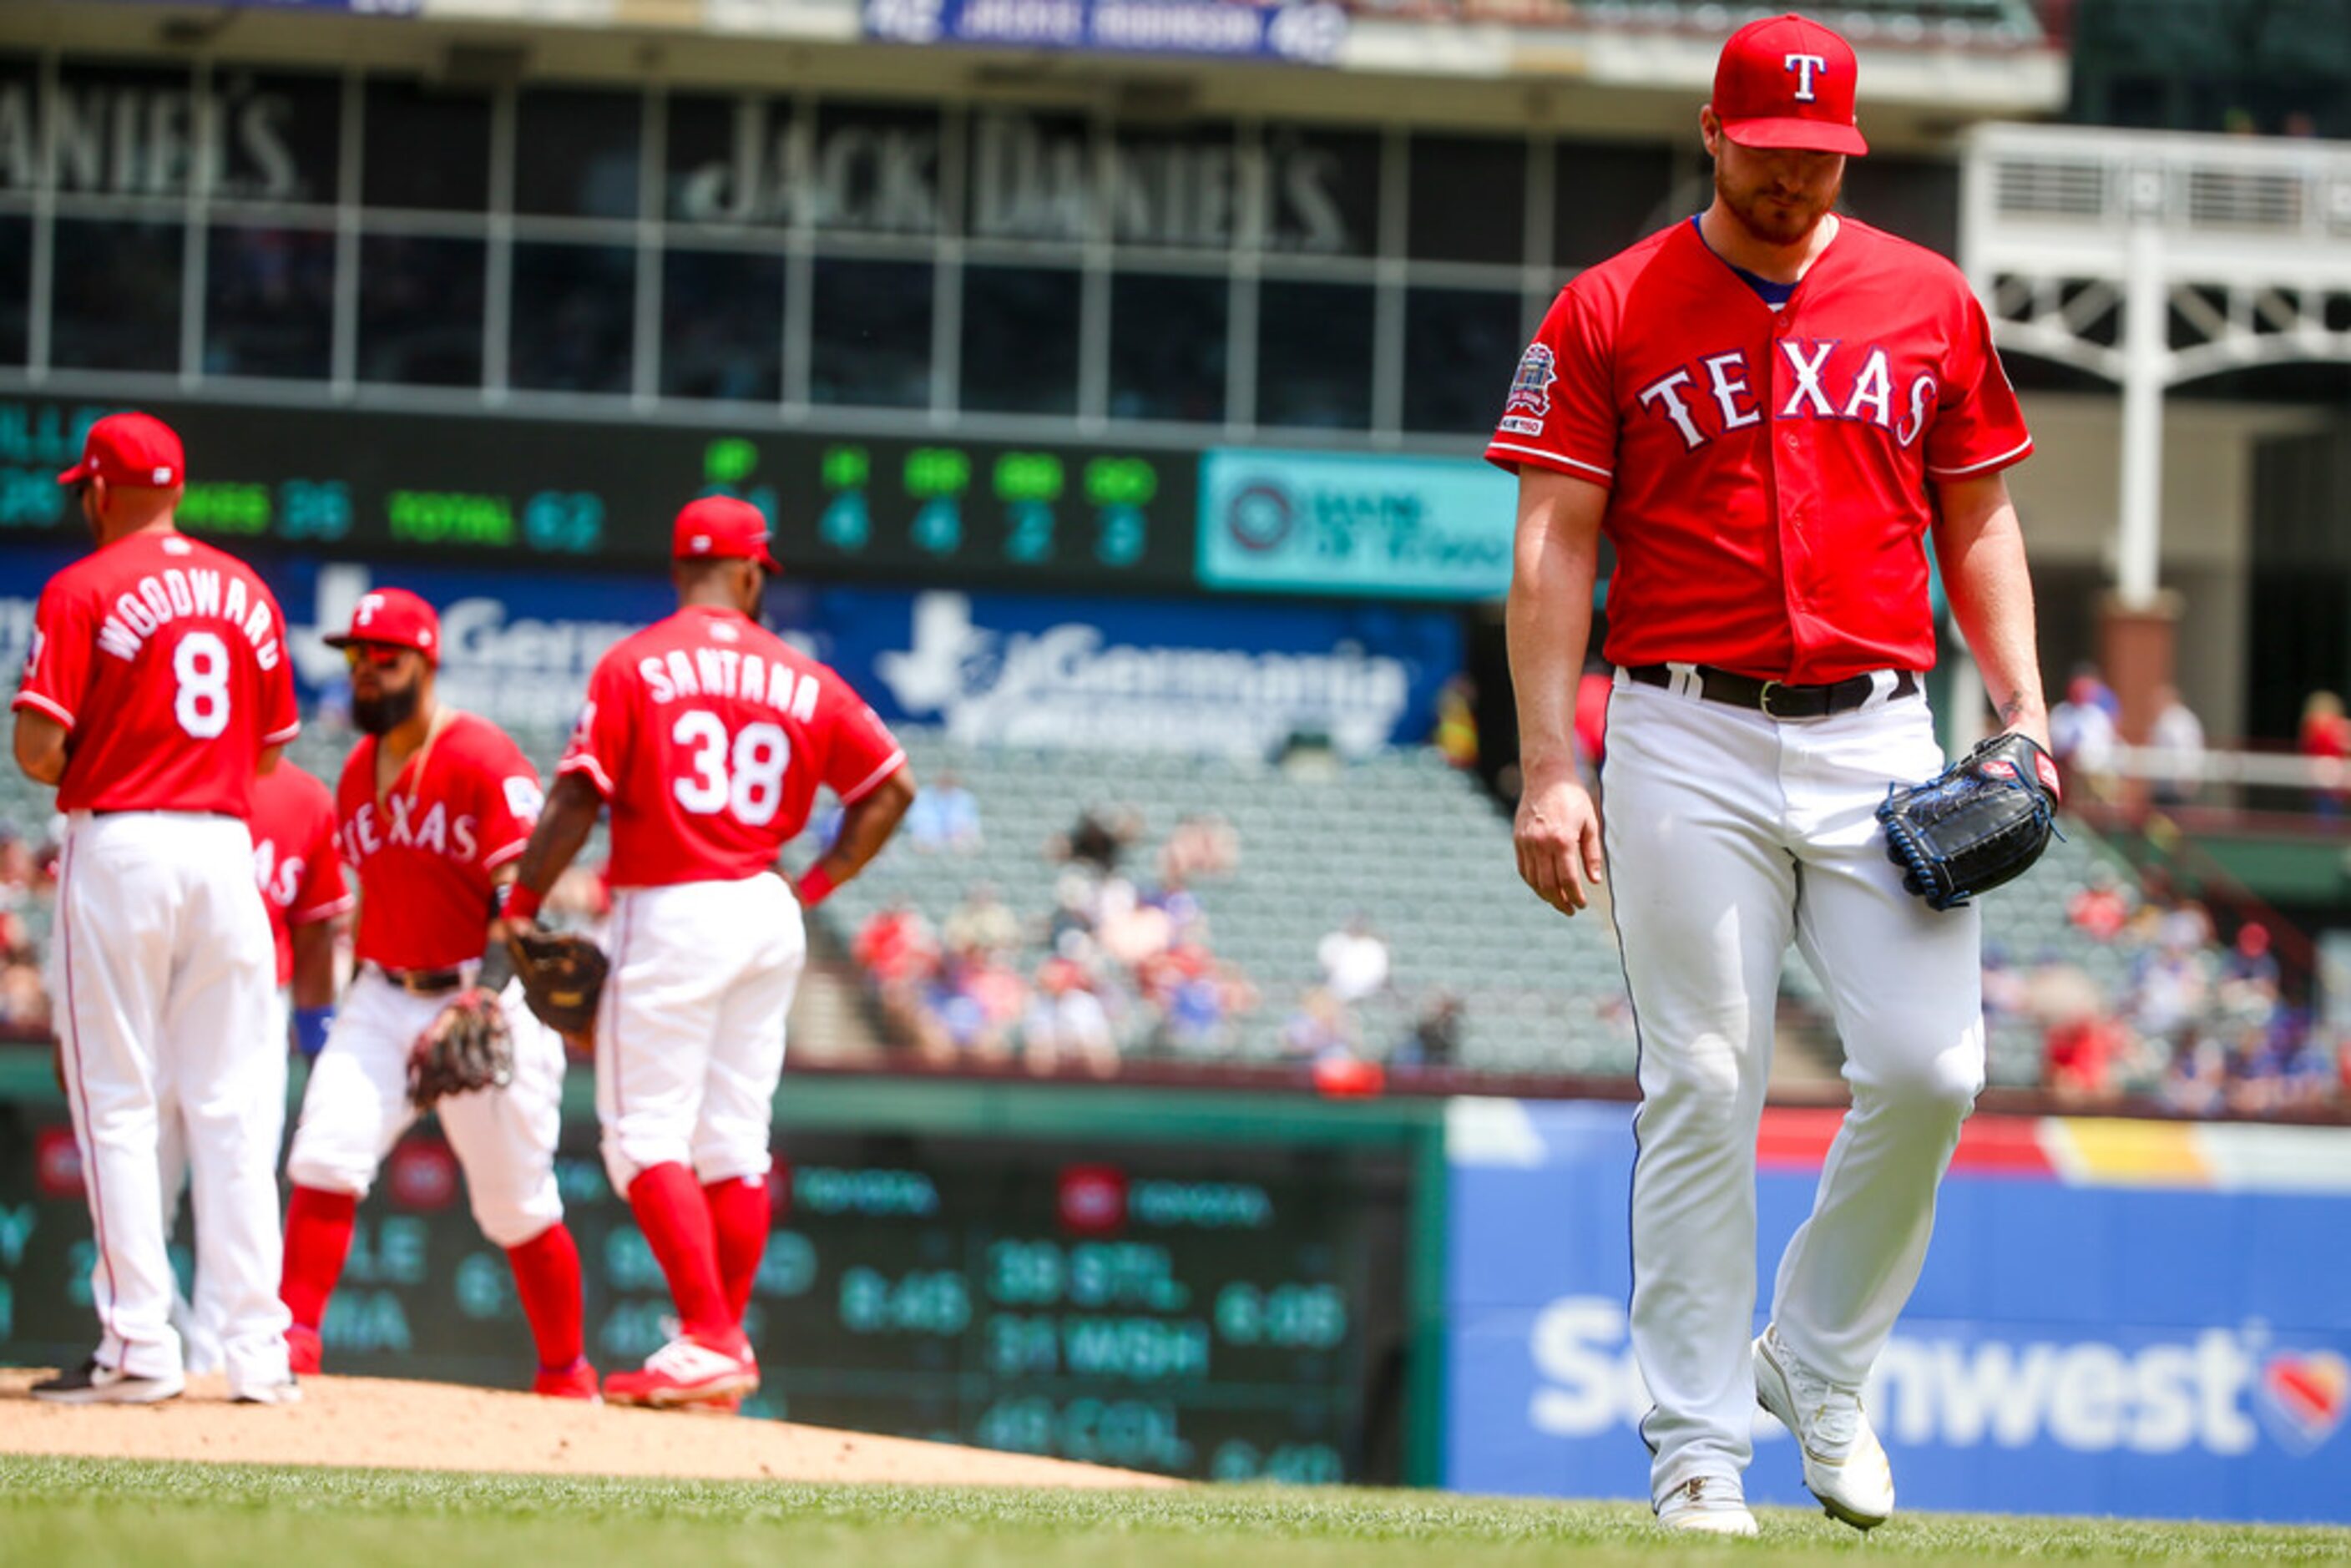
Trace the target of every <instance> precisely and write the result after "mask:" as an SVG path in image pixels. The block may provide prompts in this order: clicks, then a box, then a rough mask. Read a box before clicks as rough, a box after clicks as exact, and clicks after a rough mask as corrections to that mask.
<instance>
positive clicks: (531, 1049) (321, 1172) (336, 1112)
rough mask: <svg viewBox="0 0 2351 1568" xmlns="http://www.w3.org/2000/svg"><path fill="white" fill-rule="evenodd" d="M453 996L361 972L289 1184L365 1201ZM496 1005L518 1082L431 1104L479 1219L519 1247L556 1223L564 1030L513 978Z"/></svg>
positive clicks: (410, 1110)
mask: <svg viewBox="0 0 2351 1568" xmlns="http://www.w3.org/2000/svg"><path fill="white" fill-rule="evenodd" d="M455 995H456V993H455V992H446V993H444V994H442V995H439V996H423V997H420V996H415V995H413V994H411V993H410V992H408V991H404V990H402V989H401V988H399V987H398V986H395V985H393V984H392V982H391V981H390V980H387V979H385V978H384V977H382V976H381V975H379V974H377V973H376V972H375V971H374V970H373V969H362V970H360V975H359V977H358V978H357V979H355V980H353V981H352V982H351V987H350V992H349V993H348V994H347V995H346V996H345V997H344V998H343V1001H342V1005H341V1006H340V1008H338V1009H336V1012H335V1022H334V1027H333V1028H332V1029H330V1030H329V1031H328V1034H327V1045H326V1049H325V1050H323V1051H319V1060H318V1062H317V1064H316V1065H314V1066H313V1067H312V1068H311V1069H310V1082H309V1083H308V1086H307V1087H306V1088H305V1089H304V1090H303V1092H302V1119H301V1121H300V1123H299V1124H298V1125H297V1126H296V1127H295V1129H294V1147H293V1149H292V1150H291V1151H290V1152H289V1153H288V1154H287V1156H286V1174H287V1176H288V1177H289V1178H291V1179H292V1180H293V1181H294V1182H295V1184H296V1185H298V1186H307V1187H313V1188H316V1189H317V1190H319V1191H321V1192H347V1193H350V1194H351V1195H352V1196H354V1197H366V1196H367V1193H368V1188H370V1187H371V1186H374V1185H375V1173H376V1170H377V1167H378V1166H381V1165H382V1163H383V1157H384V1155H388V1154H390V1153H391V1152H392V1145H394V1144H396V1143H398V1142H399V1141H400V1135H401V1134H402V1133H405V1132H406V1131H408V1129H409V1128H410V1127H411V1126H413V1125H414V1124H415V1122H416V1108H415V1107H414V1106H413V1105H412V1104H410V1103H408V1054H409V1049H410V1047H412V1046H413V1045H414V1044H415V1043H416V1037H417V1036H418V1035H420V1034H422V1033H423V1032H424V1029H425V1026H426V1025H427V1024H430V1023H431V1022H432V1021H433V1020H434V1019H435V1018H437V1017H439V1016H440V1013H441V1009H444V1008H445V1007H447V1006H448V1005H449V1004H450V1002H451V1001H453V1000H455ZM498 1000H499V1002H500V1004H501V1005H502V1006H503V1007H504V1008H505V1009H506V1015H507V1029H508V1030H511V1031H512V1033H513V1036H514V1082H512V1083H509V1084H507V1086H506V1087H505V1088H504V1089H480V1090H476V1091H475V1092H473V1093H471V1094H453V1095H451V1096H449V1097H448V1098H447V1099H444V1100H443V1101H441V1102H440V1103H438V1104H436V1105H435V1106H434V1108H433V1113H434V1115H436V1116H438V1117H439V1118H440V1119H441V1131H442V1133H443V1134H444V1135H445V1136H446V1137H447V1138H448V1140H449V1147H450V1148H451V1150H453V1151H454V1152H455V1154H456V1156H457V1163H458V1164H459V1165H460V1166H464V1167H465V1196H466V1197H467V1199H468V1200H469V1201H470V1202H471V1204H472V1205H473V1210H474V1222H475V1224H476V1225H479V1226H480V1227H481V1228H482V1234H483V1235H484V1236H486V1237H487V1238H488V1239H490V1240H491V1242H493V1243H494V1244H495V1245H496V1246H499V1247H519V1246H521V1245H522V1244H523V1243H524V1242H526V1241H528V1240H529V1239H531V1238H532V1237H534V1236H537V1235H538V1233H539V1232H540V1231H542V1230H545V1229H546V1228H548V1227H549V1226H550V1225H553V1224H554V1223H555V1222H556V1221H557V1220H559V1219H561V1218H563V1198H562V1196H561V1194H560V1193H559V1192H558V1191H557V1189H556V1185H555V1140H556V1136H557V1134H559V1132H560V1131H561V1126H562V1120H563V1037H562V1036H561V1035H559V1034H557V1033H556V1032H555V1031H554V1030H551V1029H549V1028H547V1027H546V1026H545V1025H544V1024H542V1023H540V1022H539V1021H538V1019H536V1018H534V1017H532V1016H531V1013H530V1010H529V1009H528V1008H526V1007H525V1006H524V1005H523V1001H522V987H521V985H520V983H519V982H514V983H509V984H508V985H507V988H506V990H505V991H504V992H503V993H502V994H501V995H500V996H499V998H498Z"/></svg>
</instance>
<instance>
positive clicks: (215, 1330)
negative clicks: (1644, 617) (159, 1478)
mask: <svg viewBox="0 0 2351 1568" xmlns="http://www.w3.org/2000/svg"><path fill="white" fill-rule="evenodd" d="M269 999H270V1014H269V1028H268V1030H267V1032H266V1033H265V1034H264V1035H263V1036H262V1038H261V1041H260V1043H259V1044H258V1045H257V1046H256V1049H257V1050H258V1049H267V1050H269V1051H273V1052H274V1053H275V1055H276V1058H277V1072H276V1074H275V1082H274V1084H273V1089H274V1092H275V1094H276V1101H275V1103H276V1105H277V1117H276V1119H275V1120H274V1121H273V1122H272V1123H271V1124H270V1128H269V1139H268V1141H269V1145H270V1147H271V1148H273V1149H275V1148H277V1146H278V1145H280V1144H281V1143H283V1142H284V1140H285V1137H286V1053H287V1050H288V1049H290V1044H291V1042H290V1040H289V1038H288V1035H287V1019H288V1017H289V1013H288V1011H287V1009H289V1008H290V1007H291V1006H292V1003H291V1002H290V1001H289V1000H288V999H287V994H286V991H285V989H284V988H282V987H281V988H278V989H277V990H273V991H272V992H270V993H269ZM275 1163H276V1162H275V1159H274V1157H273V1159H272V1164H273V1166H274V1165H275ZM156 1168H157V1169H158V1170H159V1171H160V1172H161V1177H160V1179H161V1182H162V1193H163V1239H164V1241H165V1242H166V1243H167V1244H168V1243H169V1242H170V1241H171V1239H172V1231H173V1230H174V1229H175V1228H177V1227H178V1225H179V1220H180V1194H181V1193H182V1192H183V1190H184V1189H185V1188H186V1186H187V1182H188V1137H187V1128H186V1124H184V1123H183V1122H182V1121H181V1120H180V1118H179V1117H177V1116H175V1115H166V1116H164V1117H163V1119H162V1138H161V1140H160V1142H159V1145H158V1149H157V1160H156ZM194 1273H195V1280H194V1285H193V1289H192V1290H191V1291H189V1293H188V1294H187V1296H186V1297H185V1298H183V1297H181V1296H180V1295H179V1294H178V1293H177V1292H174V1293H173V1295H172V1327H173V1328H175V1329H177V1330H179V1331H180V1347H181V1354H182V1355H183V1358H184V1359H185V1361H186V1363H187V1368H188V1370H189V1371H190V1372H197V1373H203V1372H218V1371H219V1370H220V1369H221V1343H220V1325H221V1312H222V1303H221V1300H220V1282H219V1281H218V1280H217V1278H215V1275H214V1270H210V1269H207V1268H205V1267H204V1266H203V1265H202V1264H201V1262H200V1263H199V1264H198V1266H197V1267H196V1269H195V1270H194Z"/></svg>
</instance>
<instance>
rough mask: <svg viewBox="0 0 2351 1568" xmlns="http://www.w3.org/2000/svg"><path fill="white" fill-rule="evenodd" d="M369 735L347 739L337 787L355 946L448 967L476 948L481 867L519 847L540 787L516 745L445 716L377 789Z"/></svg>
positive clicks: (398, 963)
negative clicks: (354, 880)
mask: <svg viewBox="0 0 2351 1568" xmlns="http://www.w3.org/2000/svg"><path fill="white" fill-rule="evenodd" d="M375 752H376V737H373V736H368V737H364V738H362V739H361V740H360V743H359V745H358V746H356V747H352V749H351V756H350V761H348V762H346V763H344V764H343V779H342V782H341V784H340V785H339V786H338V787H337V788H336V790H335V810H336V813H337V815H338V816H339V817H340V819H341V822H342V827H341V837H342V845H343V859H344V860H346V861H348V862H350V864H351V867H352V869H354V870H355V871H357V872H358V873H359V878H360V925H359V934H358V936H357V939H356V941H355V944H354V946H355V949H356V951H357V953H358V956H359V957H360V959H361V960H362V961H363V962H368V963H373V964H377V965H381V967H384V968H387V969H450V968H455V967H456V966H458V965H460V964H468V963H471V962H473V961H474V960H475V959H476V958H478V957H480V956H482V948H483V946H484V945H485V944H486V940H487V938H488V935H489V924H490V889H491V882H490V873H492V872H495V871H496V870H497V869H498V867H500V866H502V865H504V864H506V863H507V862H508V861H510V860H513V859H514V858H515V857H516V856H517V855H519V854H521V853H522V851H523V846H524V845H525V844H527V843H528V842H529V841H530V830H531V824H533V823H534V822H536V821H538V809H539V807H540V805H541V804H543V803H544V800H545V797H544V796H543V795H542V793H541V792H540V790H539V787H538V769H537V768H533V767H532V766H531V765H530V759H529V758H526V757H525V756H523V754H522V748H521V747H517V745H515V743H514V742H513V740H511V739H510V738H508V737H507V733H506V731H504V730H502V729H500V728H499V727H497V726H496V725H494V724H492V723H491V722H490V721H489V720H487V719H486V718H477V717H475V716H474V715H472V714H469V713H456V714H452V715H451V716H450V717H449V719H448V721H447V722H446V723H445V724H444V725H443V726H442V727H441V731H440V733H439V734H438V735H436V736H434V737H433V739H432V740H431V741H430V742H429V743H427V744H426V745H424V746H421V747H417V749H416V752H415V754H414V755H413V756H412V757H410V758H409V759H408V760H407V761H406V762H405V763H403V764H402V766H401V769H400V774H399V776H398V777H397V778H395V779H392V787H391V788H390V789H386V790H385V791H384V792H383V795H382V797H381V799H379V798H378V797H377V795H376V792H375Z"/></svg>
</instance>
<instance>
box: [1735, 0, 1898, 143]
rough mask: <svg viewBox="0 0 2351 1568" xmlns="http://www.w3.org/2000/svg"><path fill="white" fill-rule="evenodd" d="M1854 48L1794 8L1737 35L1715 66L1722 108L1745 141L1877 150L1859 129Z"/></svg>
mask: <svg viewBox="0 0 2351 1568" xmlns="http://www.w3.org/2000/svg"><path fill="white" fill-rule="evenodd" d="M1858 75H1859V67H1858V66H1857V65H1856V63H1855V60H1854V57H1853V46H1852V45H1851V44H1848V43H1846V42H1845V41H1844V39H1843V38H1841V37H1837V35H1836V34H1835V33H1834V32H1832V31H1830V30H1829V29H1828V28H1826V27H1823V26H1821V25H1820V24H1819V23H1818V22H1815V21H1813V20H1812V19H1811V18H1809V17H1805V16H1796V15H1795V14H1793V13H1790V14H1789V15H1787V16H1770V17H1766V18H1765V19H1764V20H1762V21H1760V22H1750V23H1748V24H1747V26H1744V27H1741V28H1740V29H1739V31H1737V32H1735V33H1733V34H1731V35H1730V41H1729V43H1727V44H1725V45H1723V46H1722V57H1721V58H1720V59H1719V60H1717V61H1716V62H1715V67H1714V105H1713V107H1714V113H1715V118H1716V119H1718V120H1721V121H1722V133H1723V134H1724V135H1725V136H1728V137H1729V138H1730V139H1731V140H1732V141H1736V142H1738V143H1739V144H1740V146H1741V147H1755V148H1761V149H1765V150H1771V149H1778V148H1797V149H1801V150H1803V151H1806V152H1844V153H1846V154H1848V155H1851V156H1855V157H1858V156H1859V155H1860V154H1862V153H1864V152H1868V151H1869V143H1868V142H1866V141H1863V140H1862V139H1861V132H1860V131H1858V130H1857V129H1855V120H1854V109H1853V96H1854V85H1855V78H1856V77H1857V76H1858Z"/></svg>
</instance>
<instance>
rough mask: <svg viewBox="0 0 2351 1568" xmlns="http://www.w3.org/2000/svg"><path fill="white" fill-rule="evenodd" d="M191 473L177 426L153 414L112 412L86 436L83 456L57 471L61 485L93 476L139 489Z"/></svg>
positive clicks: (169, 483) (170, 483)
mask: <svg viewBox="0 0 2351 1568" xmlns="http://www.w3.org/2000/svg"><path fill="white" fill-rule="evenodd" d="M187 476H188V460H187V458H186V457H185V456H184V455H183V454H182V452H181V450H180V438H179V436H178V434H175V433H174V432H173V431H172V427H171V426H170V425H168V424H165V423H163V422H162V420H160V419H157V418H156V417H155V416H154V415H153V414H152V413H110V414H108V415H107V416H106V417H105V418H104V419H101V420H99V421H98V422H97V423H94V424H92V425H91V426H90V427H89V434H87V435H85V436H83V437H82V441H81V461H80V462H78V463H77V464H75V465H73V466H72V467H70V468H68V469H67V470H66V471H65V472H64V473H62V474H60V475H58V476H57V483H58V484H60V485H78V484H80V483H82V482H83V481H84V480H86V479H89V478H92V477H97V478H102V479H104V480H105V481H106V482H107V483H108V484H110V485H121V486H127V487H129V488H131V489H134V490H168V489H170V488H171V487H172V486H174V485H177V484H180V483H181V482H182V481H183V480H185V479H186V478H187Z"/></svg>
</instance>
